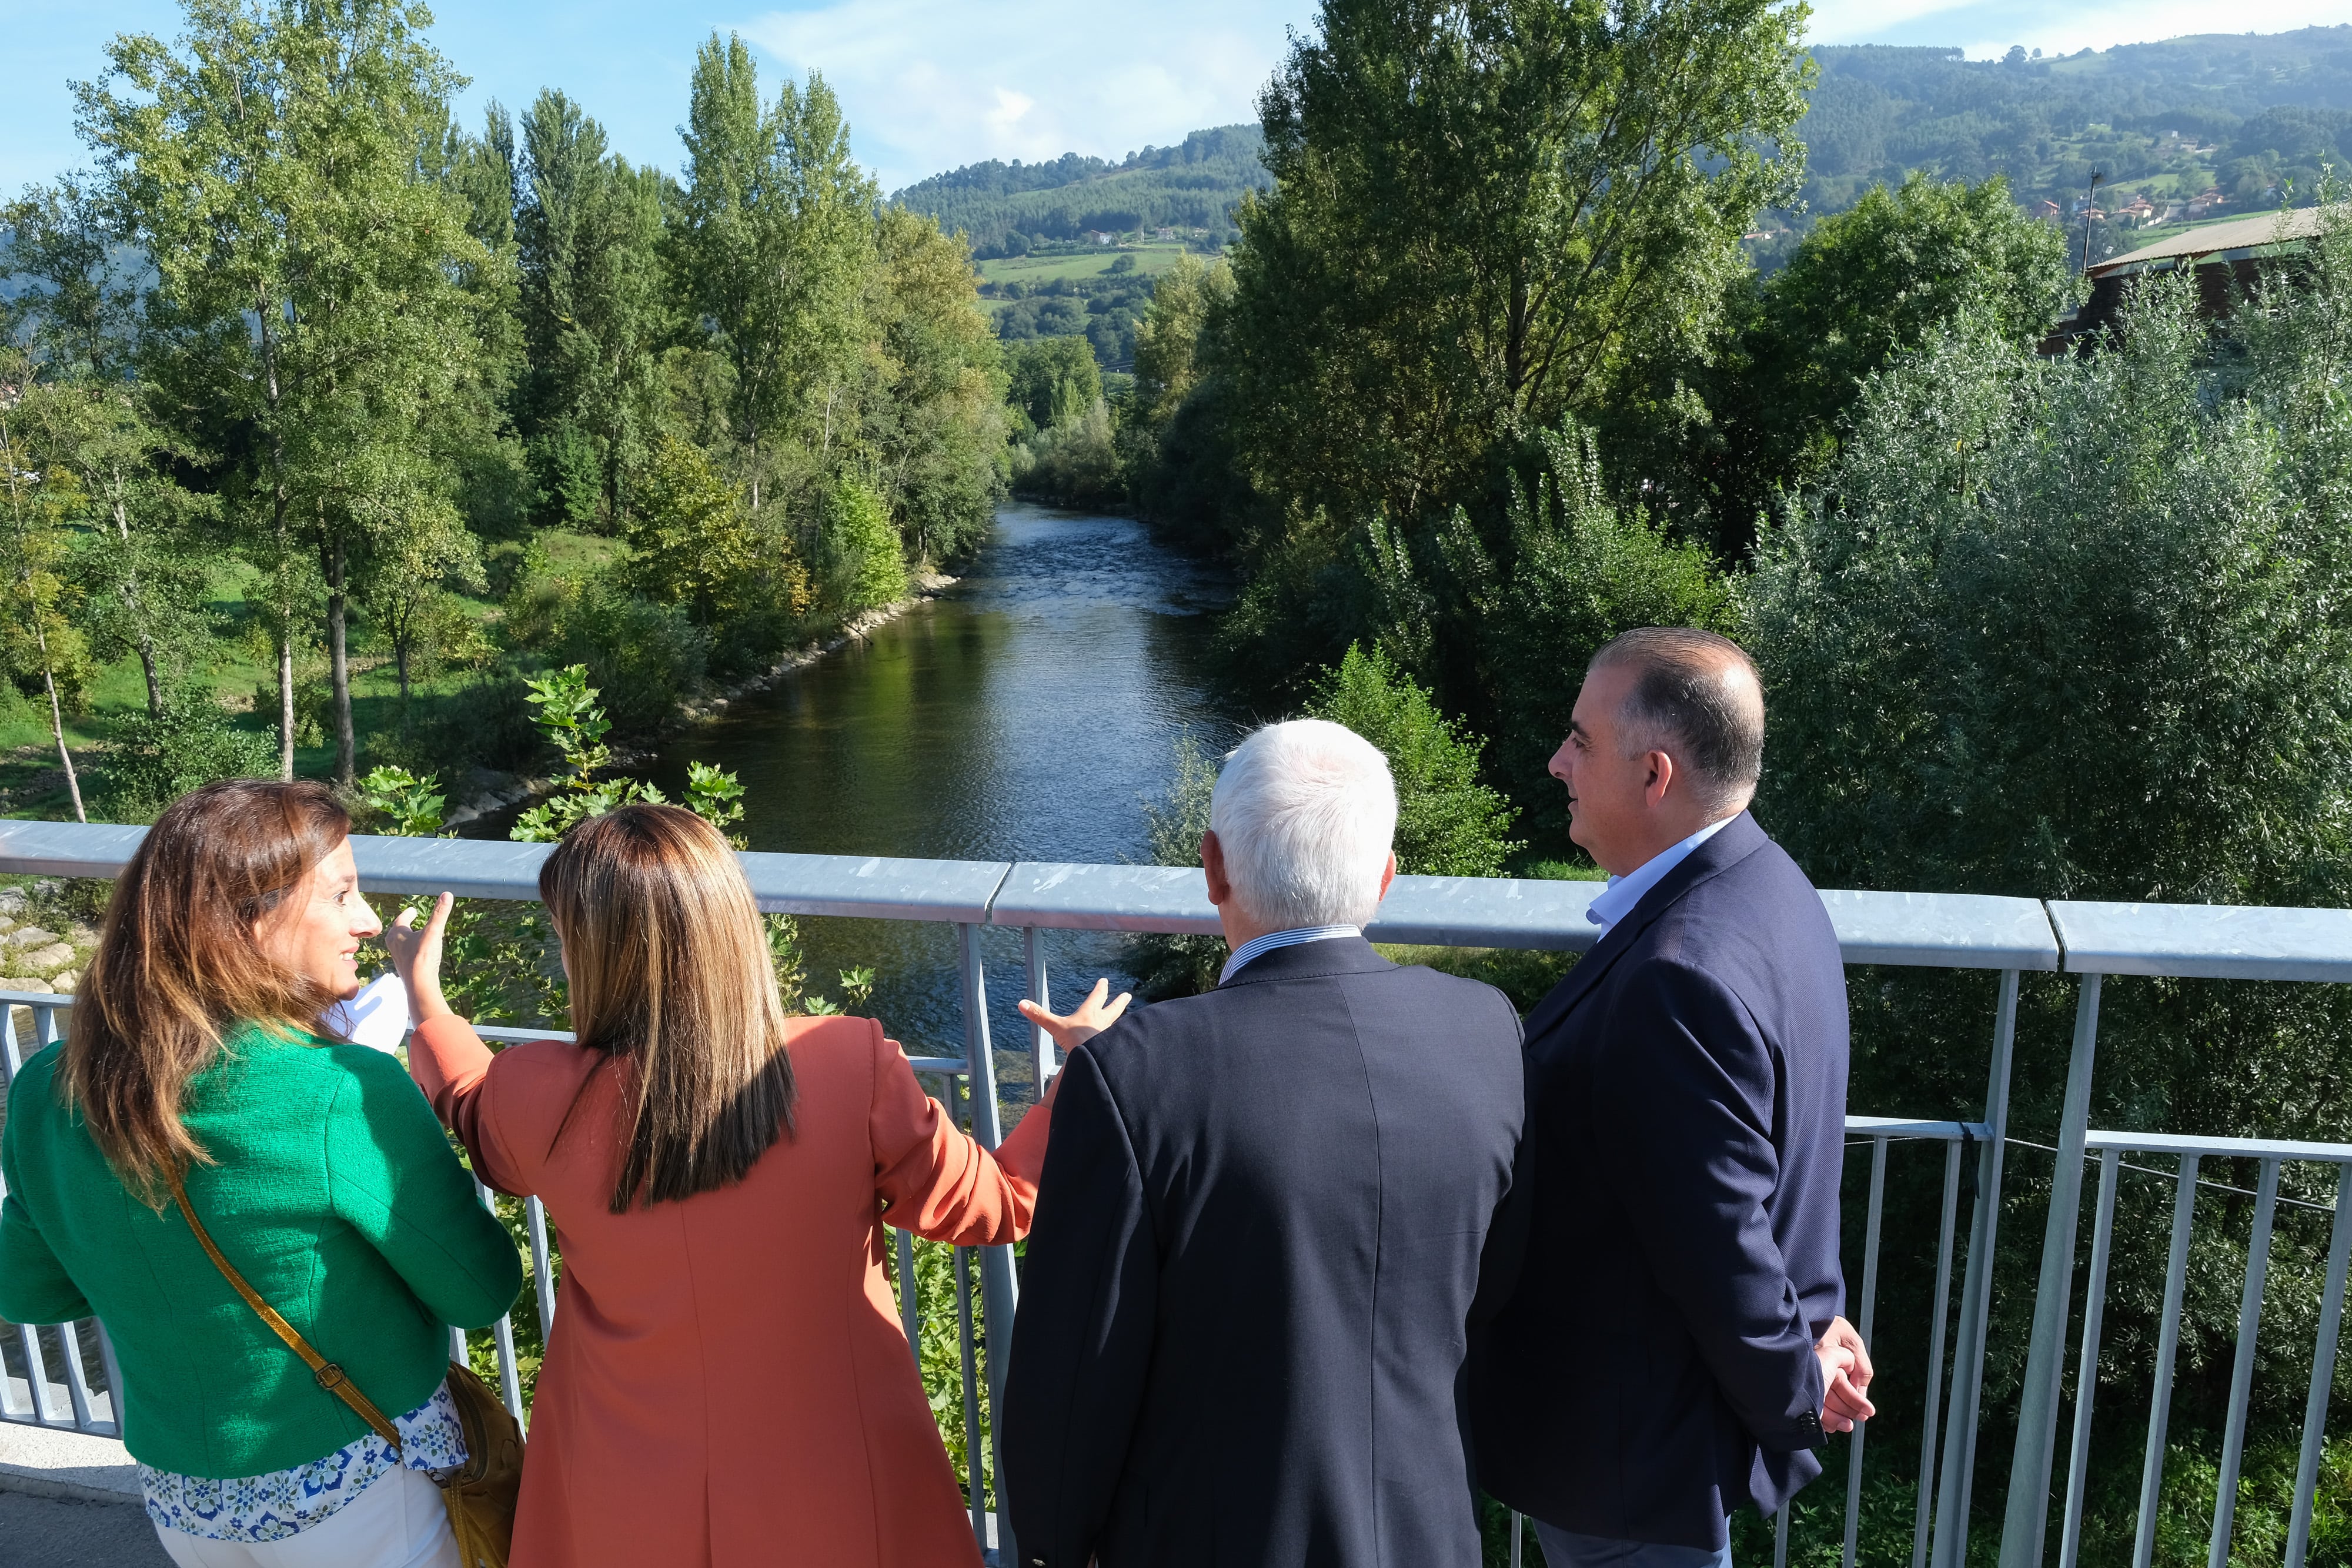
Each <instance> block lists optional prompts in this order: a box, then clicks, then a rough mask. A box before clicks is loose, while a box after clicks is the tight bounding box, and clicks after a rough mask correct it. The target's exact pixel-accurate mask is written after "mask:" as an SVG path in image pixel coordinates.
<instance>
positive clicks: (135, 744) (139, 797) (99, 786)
mask: <svg viewBox="0 0 2352 1568" xmlns="http://www.w3.org/2000/svg"><path fill="white" fill-rule="evenodd" d="M277 773H278V743H277V738H276V735H275V732H274V731H271V732H264V731H258V730H250V729H240V728H238V727H236V725H235V724H234V723H232V722H231V721H230V718H229V716H228V715H227V714H226V712H224V711H222V708H221V706H220V705H219V704H218V703H217V702H215V700H213V697H212V695H211V694H210V693H209V692H203V691H197V690H182V691H178V692H174V693H173V694H172V695H171V696H170V698H169V699H168V700H167V701H166V702H165V703H164V705H163V712H162V713H160V714H152V715H151V714H147V713H137V714H133V715H132V716H130V717H128V718H125V719H123V720H121V722H120V723H118V724H117V725H116V726H115V727H114V737H113V740H112V743H111V745H110V747H108V749H107V752H106V756H105V759H104V760H103V761H102V762H100V765H99V768H98V780H97V783H96V785H95V787H94V788H93V789H92V790H91V792H90V793H91V805H92V812H91V814H92V816H93V817H95V818H98V819H100V820H102V821H110V822H152V821H154V820H155V819H156V817H157V816H159V815H160V814H162V812H163V808H164V807H166V806H168V805H170V804H171V803H172V802H173V801H174V800H178V799H179V798H180V797H181V796H183V795H184V794H186V793H187V792H188V791H189V790H191V789H194V788H196V787H197V786H198V785H200V784H209V783H211V782H212V781H213V780H215V779H270V778H275V777H276V776H277Z"/></svg>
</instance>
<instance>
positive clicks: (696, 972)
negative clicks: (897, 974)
mask: <svg viewBox="0 0 2352 1568" xmlns="http://www.w3.org/2000/svg"><path fill="white" fill-rule="evenodd" d="M540 893H541V897H542V898H543V899H544V900H545V902H546V904H547V909H548V913H549V915H550V916H551V918H552V921H553V923H554V925H555V930H556V935H557V936H558V937H559V938H560V939H561V940H562V945H563V965H564V970H565V973H566V974H567V976H568V977H570V980H571V991H572V1023H573V1027H574V1029H575V1030H576V1032H577V1035H578V1043H577V1044H564V1043H562V1042H559V1041H554V1040H538V1041H532V1042H530V1043H526V1044H520V1045H515V1046H512V1047H509V1049H507V1050H506V1051H500V1052H499V1053H498V1054H497V1055H496V1056H493V1055H491V1053H490V1052H489V1051H488V1049H487V1048H485V1047H484V1045H483V1044H482V1041H481V1039H480V1037H479V1036H478V1035H477V1034H475V1032H474V1030H473V1026H472V1025H470V1024H468V1023H467V1021H466V1020H465V1019H461V1018H458V1017H457V1016H456V1015H454V1014H453V1013H451V1012H450V1010H449V1009H448V1006H447V1004H446V1002H444V1001H443V1000H442V998H441V992H440V986H439V976H438V971H439V966H440V946H441V929H442V925H443V922H444V921H445V920H446V916H447V912H448V908H449V897H448V895H447V894H443V895H442V897H441V899H440V900H439V902H438V904H437V905H436V908H435V910H434V912H433V915H432V917H431V919H430V921H429V922H428V923H427V924H426V925H425V927H424V928H422V929H416V928H415V927H414V925H412V923H411V922H410V920H409V919H408V917H406V916H404V917H403V918H402V920H401V922H400V924H399V925H397V926H396V927H395V928H394V932H393V934H392V937H391V940H392V942H393V945H394V962H395V963H396V964H397V966H398V967H399V968H400V971H401V973H402V975H403V977H404V978H405V979H407V981H408V983H409V988H410V992H411V1005H412V1006H413V1007H414V1008H415V1017H416V1018H417V1019H418V1020H419V1021H418V1024H417V1030H416V1034H415V1039H414V1040H413V1041H412V1043H411V1045H410V1048H409V1061H410V1065H411V1070H412V1071H414V1072H415V1076H416V1081H417V1082H418V1084H419V1085H420V1086H422V1087H423V1089H424V1091H425V1094H426V1096H427V1097H428V1098H429V1099H431V1101H432V1102H433V1105H434V1108H435V1109H436V1111H437V1112H439V1113H440V1115H441V1119H442V1120H443V1121H444V1122H445V1123H446V1124H448V1125H449V1127H450V1128H451V1129H453V1130H454V1131H455V1132H456V1133H457V1135H458V1137H459V1138H460V1139H462V1140H463V1141H464V1143H465V1145H466V1148H467V1152H468V1153H470V1154H471V1155H472V1156H473V1161H474V1169H475V1171H476V1173H477V1174H478V1175H479V1176H481V1178H482V1179H483V1180H484V1181H486V1182H488V1183H489V1185H491V1186H494V1187H497V1188H499V1190H500V1191H502V1192H508V1193H512V1194H516V1195H518V1196H520V1195H523V1194H531V1193H535V1194H537V1195H538V1196H539V1197H541V1199H542V1200H543V1201H544V1202H545V1204H546V1206H547V1211H548V1216H549V1218H550V1219H551V1221H552V1222H553V1224H554V1226H555V1229H556V1235H557V1238H558V1240H559V1244H560V1246H561V1248H562V1255H563V1281H562V1291H561V1293H560V1294H559V1295H558V1297H557V1300H556V1309H555V1322H554V1327H553V1329H552V1331H551V1333H550V1336H549V1340H548V1346H547V1355H546V1360H545V1361H544V1363H543V1364H541V1368H540V1375H539V1386H538V1392H537V1396H536V1399H535V1402H534V1406H533V1408H532V1412H531V1425H530V1448H529V1451H528V1456H527V1458H526V1460H525V1463H524V1466H523V1481H522V1500H521V1506H520V1512H519V1513H518V1515H517V1517H516V1521H515V1538H514V1556H513V1568H602V1565H606V1564H609V1565H611V1568H667V1565H670V1564H676V1565H679V1568H687V1565H700V1564H712V1565H714V1568H732V1565H734V1564H739V1563H741V1564H748V1563H761V1564H768V1563H808V1564H811V1565H812V1568H814V1565H819V1564H822V1565H824V1568H862V1565H866V1564H873V1565H876V1568H940V1565H941V1564H953V1563H964V1564H967V1565H971V1568H976V1565H977V1564H978V1563H980V1560H981V1559H980V1553H979V1549H978V1548H977V1546H976V1545H975V1544H974V1543H973V1541H972V1534H971V1522H970V1515H969V1514H968V1513H967V1512H966V1511H965V1507H964V1501H963V1497H962V1494H961V1491H960V1490H958V1488H957V1485H956V1481H955V1477H954V1474H953V1472H952V1471H951V1470H950V1468H949V1465H948V1458H947V1453H946V1450H945V1449H944V1448H941V1446H940V1437H939V1429H938V1427H936V1426H934V1425H933V1422H932V1418H931V1410H930V1406H929V1403H928V1402H927V1401H926V1400H925V1398H924V1396H923V1389H922V1385H921V1381H920V1379H919V1376H918V1375H917V1372H916V1368H915V1363H914V1359H913V1357H912V1356H911V1355H910V1354H908V1347H907V1340H906V1336H905V1334H904V1333H902V1332H901V1330H900V1328H899V1323H898V1309H897V1307H896V1305H895V1303H894V1302H893V1300H892V1297H891V1291H890V1286H889V1282H888V1281H887V1278H886V1277H885V1275H884V1274H883V1271H882V1260H883V1256H884V1237H883V1226H884V1224H885V1223H886V1222H887V1223H888V1224H891V1225H896V1226H898V1227H901V1228H905V1229H908V1230H911V1231H913V1232H914V1233H915V1234H917V1235H918V1236H925V1237H929V1238H930V1239H933V1240H935V1241H951V1242H955V1243H958V1244H960V1245H965V1246H984V1245H991V1244H1001V1243H1004V1242H1009V1241H1013V1240H1014V1239H1018V1238H1019V1237H1021V1236H1022V1235H1024V1234H1025V1233H1026V1231H1027V1230H1028V1228H1029V1218H1030V1215H1031V1212H1032V1210H1033V1209H1034V1206H1035V1202H1036V1192H1037V1186H1036V1182H1037V1172H1038V1169H1039V1167H1040V1166H1042V1165H1043V1163H1044V1160H1045V1136H1046V1127H1047V1122H1048V1117H1049V1114H1050V1109H1051V1103H1052V1098H1053V1097H1052V1095H1051V1094H1050V1093H1048V1094H1047V1096H1046V1101H1045V1103H1043V1104H1040V1105H1039V1106H1037V1107H1036V1108H1035V1109H1034V1110H1033V1111H1032V1112H1030V1113H1029V1114H1028V1115H1027V1116H1026V1117H1025V1118H1024V1120H1023V1121H1022V1123H1021V1125H1020V1126H1019V1128H1018V1129H1016V1130H1015V1131H1014V1132H1013V1134H1012V1135H1011V1136H1010V1137H1008V1138H1006V1139H1005V1140H1004V1143H1003V1146H1002V1147H1001V1148H999V1149H998V1150H997V1151H996V1153H995V1154H994V1155H990V1154H989V1153H988V1152H987V1151H986V1150H984V1149H982V1148H981V1147H980V1146H979V1145H977V1144H975V1143H973V1142H972V1141H971V1139H970V1138H968V1137H966V1136H965V1135H964V1134H962V1133H961V1132H959V1131H958V1130H957V1128H956V1126H955V1124H954V1122H953V1120H952V1119H951V1118H950V1116H949V1114H948V1113H947V1112H946V1111H945V1110H943V1109H942V1108H941V1107H940V1104H939V1103H938V1102H936V1101H934V1100H931V1099H929V1098H928V1097H927V1096H926V1095H925V1094H924V1093H923V1092H922V1090H921V1089H920V1087H919V1086H918V1084H917V1083H916V1081H915V1074H914V1070H913V1069H912V1068H911V1067H909V1066H908V1062H907V1059H906V1056H905V1055H904V1054H903V1053H902V1052H901V1051H899V1049H898V1046H897V1044H896V1043H894V1042H893V1041H891V1040H886V1039H884V1038H883V1034H882V1028H881V1026H880V1025H879V1024H877V1023H876V1022H874V1021H872V1020H871V1019H857V1018H795V1019H788V1018H786V1017H785V1016H784V1014H783V1009H782V1004H781V1002H780V1001H779V999H778V997H777V992H776V985H775V979H774V976H773V974H772V971H771V969H770V967H769V962H768V954H767V946H766V943H765V941H764V940H763V936H762V933H761V928H760V920H759V915H758V912H757V907H756V905H755V904H753V902H752V899H751V889H750V887H749V885H748V884H746V883H745V882H744V880H743V875H742V872H741V870H740V867H738V865H737V864H736V862H735V857H734V856H733V854H732V853H730V852H729V849H728V846H727V843H726V841H725V840H724V839H722V838H721V837H720V836H719V832H718V831H717V830H715V829H713V828H712V827H711V826H710V825H709V823H707V822H705V821H702V820H701V819H700V818H698V817H696V816H694V815H693V814H692V813H690V812H688V811H683V810H678V809H677V808H675V807H667V806H629V807H625V808H623V809H622V810H616V811H614V812H611V813H610V814H608V815H605V816H602V817H596V818H592V819H590V820H589V821H584V822H583V823H581V824H580V825H579V826H577V827H575V828H573V829H572V831H570V832H569V833H568V834H566V835H565V837H564V840H563V842H562V844H561V845H559V846H558V847H557V849H556V851H555V852H554V854H553V855H551V857H549V859H548V861H547V862H546V864H545V866H544V867H543V868H542V870H541V873H540ZM1101 991H1102V988H1100V987H1097V992H1096V995H1095V996H1094V997H1092V998H1089V1003H1088V1007H1087V1009H1081V1010H1080V1012H1079V1013H1078V1014H1076V1015H1073V1018H1072V1019H1071V1020H1070V1021H1072V1022H1081V1021H1083V1022H1084V1023H1091V1024H1097V1025H1099V1024H1103V1023H1107V1022H1108V1021H1109V1019H1112V1018H1115V1017H1117V1016H1118V1011H1119V1010H1120V1009H1122V1008H1123V1006H1124V1003H1125V1001H1126V998H1124V997H1122V998H1118V1001H1117V1002H1114V1003H1112V1004H1110V1005H1109V1006H1108V1007H1105V1006H1103V1005H1102V1001H1101ZM1054 1021H1055V1023H1056V1024H1060V1023H1062V1022H1063V1020H1061V1019H1055V1020H1054Z"/></svg>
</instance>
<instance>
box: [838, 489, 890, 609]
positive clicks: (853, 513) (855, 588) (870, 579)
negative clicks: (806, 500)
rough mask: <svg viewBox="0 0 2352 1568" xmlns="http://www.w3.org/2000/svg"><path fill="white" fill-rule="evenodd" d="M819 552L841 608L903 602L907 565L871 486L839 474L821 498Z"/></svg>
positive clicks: (884, 508)
mask: <svg viewBox="0 0 2352 1568" xmlns="http://www.w3.org/2000/svg"><path fill="white" fill-rule="evenodd" d="M825 514H826V515H825V532H824V540H825V548H826V549H827V550H828V551H829V552H830V555H831V559H832V563H833V570H832V572H831V573H830V575H831V576H832V578H833V580H835V582H837V583H838V584H839V585H840V586H839V588H838V590H837V593H838V597H839V600H840V602H841V604H842V605H843V606H844V608H845V609H850V610H866V609H870V608H873V607H875V606H877V605H883V604H895V603H897V602H898V601H899V600H901V599H904V598H906V597H907V594H908V582H907V563H906V560H905V559H904V558H903V557H902V556H901V555H900V554H899V549H898V529H897V528H892V527H891V526H890V514H889V511H888V509H887V508H886V507H884V506H883V504H882V497H880V496H878V495H877V494H875V492H874V489H873V486H869V485H866V484H864V483H862V482H861V481H859V480H858V479H857V478H856V477H855V476H851V475H848V474H844V475H842V476H840V477H839V478H837V479H835V481H834V486H833V491H832V494H831V495H830V496H828V497H826V507H825Z"/></svg>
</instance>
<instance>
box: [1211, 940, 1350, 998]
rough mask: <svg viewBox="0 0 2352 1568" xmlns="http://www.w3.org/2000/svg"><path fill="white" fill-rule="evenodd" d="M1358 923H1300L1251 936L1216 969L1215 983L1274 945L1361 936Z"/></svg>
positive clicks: (1293, 945) (1284, 945)
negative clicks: (1280, 929) (1290, 927)
mask: <svg viewBox="0 0 2352 1568" xmlns="http://www.w3.org/2000/svg"><path fill="white" fill-rule="evenodd" d="M1363 934H1364V928H1363V927H1362V926H1360V925H1302V926H1300V927H1299V928H1298V929H1297V930H1296V931H1269V932H1267V933H1266V934H1265V936H1253V937H1251V938H1250V939H1249V940H1248V941H1246V942H1244V943H1243V944H1242V945H1241V946H1238V947H1236V948H1234V956H1232V957H1230V958H1228V959H1226V960H1225V967H1223V968H1222V969H1220V970H1218V971H1217V984H1219V985H1221V986H1222V985H1223V984H1224V983H1225V982H1226V981H1227V980H1230V979H1232V978H1233V977H1234V970H1236V969H1239V968H1240V967H1242V966H1243V965H1244V964H1246V963H1248V962H1249V961H1250V960H1251V959H1252V958H1255V957H1256V956H1258V955H1259V954H1261V953H1271V952H1273V951H1274V950H1275V949H1276V947H1296V946H1298V945H1299V944H1300V943H1302V942H1328V941H1330V940H1332V939H1333V938H1334V937H1338V936H1362V935H1363Z"/></svg>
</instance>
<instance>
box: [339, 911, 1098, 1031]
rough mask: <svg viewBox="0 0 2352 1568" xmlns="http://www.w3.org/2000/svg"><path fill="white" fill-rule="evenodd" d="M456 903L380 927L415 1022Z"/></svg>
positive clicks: (436, 988)
mask: <svg viewBox="0 0 2352 1568" xmlns="http://www.w3.org/2000/svg"><path fill="white" fill-rule="evenodd" d="M456 902H457V900H456V899H454V898H452V897H450V896H449V894H446V893H445V894H442V895H441V896H440V897H438V898H436V899H435V900H434V901H433V913H432V915H429V916H427V917H426V919H425V924H424V925H421V926H420V925H417V924H416V911H415V910H414V909H404V910H402V911H401V912H400V918H399V919H397V920H394V922H393V923H392V924H391V925H387V926H385V927H384V929H383V945H384V946H386V947H389V948H390V949H392V967H393V968H394V970H395V971H396V972H397V973H398V974H399V976H400V983H401V984H402V985H404V986H405V987H407V988H408V1016H409V1017H410V1018H411V1019H414V1020H415V1021H416V1022H417V1023H423V1022H424V1021H425V1019H432V1018H440V1017H442V1016H444V1015H445V1014H446V1013H447V1012H448V1011H449V1010H450V1009H449V1004H448V1003H447V1002H446V1001H444V1000H443V999H442V997H441V938H442V937H443V936H444V935H445V934H446V932H447V930H448V927H449V907H450V905H451V904H455V903H456ZM1122 999H1124V998H1122Z"/></svg>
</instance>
